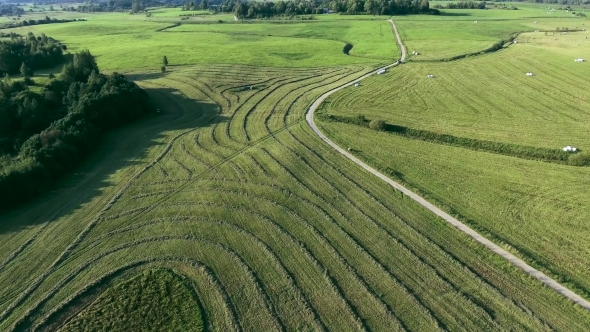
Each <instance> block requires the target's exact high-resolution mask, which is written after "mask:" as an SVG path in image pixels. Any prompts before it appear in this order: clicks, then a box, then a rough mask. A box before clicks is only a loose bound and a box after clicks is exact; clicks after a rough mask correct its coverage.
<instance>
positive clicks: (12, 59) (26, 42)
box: [0, 32, 67, 74]
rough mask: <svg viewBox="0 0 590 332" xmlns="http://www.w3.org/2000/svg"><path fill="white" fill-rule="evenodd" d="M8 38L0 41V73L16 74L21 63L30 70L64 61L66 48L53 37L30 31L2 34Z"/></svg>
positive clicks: (52, 65)
mask: <svg viewBox="0 0 590 332" xmlns="http://www.w3.org/2000/svg"><path fill="white" fill-rule="evenodd" d="M2 36H5V37H10V40H3V41H0V74H16V73H18V72H19V70H20V68H21V66H22V64H23V63H25V64H26V66H27V67H28V68H30V69H32V70H37V69H42V68H49V67H54V66H56V65H59V64H61V63H63V62H64V59H65V57H64V55H63V51H64V50H66V49H67V47H66V46H65V45H62V44H60V43H59V42H57V41H56V40H55V39H53V38H51V37H47V36H45V34H41V35H39V36H35V35H34V34H33V33H32V32H29V34H28V35H27V36H26V37H24V36H21V35H17V34H15V33H10V34H3V35H2Z"/></svg>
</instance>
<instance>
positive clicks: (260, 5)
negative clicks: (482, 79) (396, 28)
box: [220, 0, 439, 18]
mask: <svg viewBox="0 0 590 332" xmlns="http://www.w3.org/2000/svg"><path fill="white" fill-rule="evenodd" d="M220 8H221V10H222V11H223V10H227V9H229V8H233V12H234V13H235V15H236V16H237V17H238V18H265V17H272V16H278V15H287V16H290V15H306V14H322V13H325V12H333V13H339V14H351V15H352V14H371V15H405V14H438V13H439V12H438V10H435V9H430V6H429V2H428V0H395V1H389V0H346V1H344V0H332V1H327V0H325V1H324V2H322V3H319V2H314V1H305V0H294V1H277V2H268V1H250V2H240V1H238V2H234V0H226V1H225V2H224V3H222V5H221V7H220Z"/></svg>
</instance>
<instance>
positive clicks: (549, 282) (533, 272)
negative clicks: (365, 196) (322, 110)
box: [305, 20, 590, 311]
mask: <svg viewBox="0 0 590 332" xmlns="http://www.w3.org/2000/svg"><path fill="white" fill-rule="evenodd" d="M389 23H391V28H392V29H393V32H394V34H395V38H396V39H397V44H398V45H399V47H400V49H401V53H402V56H401V61H404V60H405V59H406V48H405V46H404V44H403V43H402V41H401V38H400V36H399V33H398V31H397V27H396V26H395V23H393V21H392V20H389ZM398 64H399V63H398V62H395V63H393V64H391V65H388V66H385V67H383V68H379V69H378V70H381V69H387V68H390V67H394V66H397V65H398ZM378 70H376V71H373V72H371V73H369V74H366V75H364V76H362V77H360V78H358V79H356V80H354V81H351V82H349V83H346V84H344V85H342V86H340V87H338V88H335V89H333V90H330V91H328V92H326V93H324V94H323V95H321V96H320V97H319V98H318V99H317V100H316V101H315V102H314V103H313V104H312V105H311V107H310V108H309V111H308V112H307V114H306V116H305V119H306V120H307V123H308V124H309V126H310V127H311V129H312V130H313V131H314V133H315V134H316V135H318V136H319V137H320V138H321V139H322V140H323V141H324V142H326V143H327V144H328V145H330V146H331V147H333V148H334V149H336V150H337V151H338V152H340V153H341V154H343V155H344V156H345V157H346V158H348V159H350V160H352V161H353V162H355V163H356V164H357V165H359V166H360V167H362V168H364V169H365V170H366V171H368V172H370V173H372V174H374V175H375V176H377V177H378V178H380V179H381V180H383V181H385V182H387V183H388V184H389V185H391V186H392V187H394V188H395V189H397V190H399V191H401V192H402V193H403V194H404V195H406V196H408V197H410V198H411V199H413V200H414V201H416V202H418V204H420V205H422V206H423V207H425V208H427V209H428V210H430V211H431V212H433V213H434V214H436V215H437V216H439V217H441V218H442V219H444V220H446V221H447V222H448V223H449V224H451V225H453V226H454V227H456V228H457V229H458V230H460V231H461V232H463V233H465V234H467V235H469V236H470V237H471V238H473V239H474V240H476V241H477V242H479V243H481V244H483V245H484V246H485V247H486V248H488V249H490V250H492V251H493V252H495V253H496V254H498V255H500V256H502V257H504V258H505V259H506V260H508V261H509V262H510V263H512V264H514V265H515V266H516V267H518V268H519V269H521V270H523V271H524V272H526V273H528V274H529V275H530V276H532V277H534V278H536V279H538V280H540V281H541V282H542V283H543V284H545V285H546V286H547V287H549V288H551V289H554V290H555V291H557V292H558V293H559V294H561V295H563V296H565V297H566V298H568V299H570V300H571V301H573V302H574V303H576V304H578V305H580V306H581V307H583V308H585V309H586V310H588V311H590V302H588V301H586V300H585V299H584V298H582V297H581V296H580V295H578V294H576V293H574V292H572V291H571V290H569V289H568V288H566V287H565V286H563V285H562V284H560V283H558V282H557V281H555V280H553V279H551V278H550V277H548V276H547V275H545V274H544V273H543V272H541V271H539V270H537V269H535V268H533V267H532V266H530V265H528V264H527V263H526V262H524V261H523V260H522V259H520V258H518V257H516V256H514V255H513V254H511V253H509V252H508V251H506V250H504V249H503V248H502V247H500V246H498V245H496V244H495V243H493V242H492V241H490V240H488V239H486V238H485V237H483V236H482V235H480V234H479V233H477V232H476V231H474V230H473V229H471V228H469V227H467V225H465V224H463V223H462V222H460V221H459V220H457V219H455V218H453V217H452V216H451V215H449V214H448V213H446V212H444V211H443V210H441V209H439V208H437V207H436V206H434V205H433V204H431V203H430V202H428V201H427V200H425V199H424V198H422V197H420V196H419V195H416V194H415V193H413V192H412V191H410V190H408V189H406V188H405V187H404V186H402V185H401V184H399V183H397V182H395V181H393V180H391V179H390V178H388V177H387V176H385V175H384V174H382V173H380V172H379V171H377V170H376V169H374V168H372V167H371V166H369V165H367V164H365V163H364V162H362V161H361V160H359V159H358V158H356V157H355V156H353V155H352V154H351V153H349V152H348V151H346V150H344V149H343V148H341V147H339V146H338V145H336V143H334V142H332V141H331V140H330V139H329V138H327V137H326V136H325V135H324V134H322V132H321V131H320V130H319V129H318V127H317V126H316V124H315V122H314V119H313V115H314V113H315V111H316V109H317V108H318V106H320V105H321V104H322V102H324V100H325V99H326V98H328V96H330V95H331V94H333V93H334V92H336V91H339V90H342V89H344V88H346V87H349V86H351V85H353V84H354V83H356V82H358V81H361V80H363V79H365V78H367V77H370V76H372V75H375V74H376V73H377V71H378Z"/></svg>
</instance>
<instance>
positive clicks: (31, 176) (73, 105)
mask: <svg viewBox="0 0 590 332" xmlns="http://www.w3.org/2000/svg"><path fill="white" fill-rule="evenodd" d="M0 105H2V107H0V146H1V151H0V152H1V155H0V198H1V199H0V209H4V208H7V207H11V206H13V205H15V204H19V203H21V202H23V201H25V200H27V199H29V198H31V197H33V196H35V195H37V194H39V193H40V192H43V191H46V190H47V189H48V188H49V187H50V185H51V184H53V183H54V181H55V180H56V179H58V178H59V177H60V176H62V175H64V174H65V173H66V172H68V171H69V170H71V169H72V168H73V167H75V166H76V165H78V164H79V162H80V161H81V160H82V159H83V158H84V157H85V156H86V155H88V154H89V153H90V151H92V150H93V149H94V148H95V147H96V145H97V143H98V141H99V139H100V137H101V136H102V135H103V133H105V132H106V131H108V130H109V129H112V128H114V127H117V126H120V125H121V124H124V123H128V122H131V121H133V120H135V119H137V118H139V117H141V116H143V115H145V114H147V113H149V112H151V110H152V107H151V106H150V104H149V101H148V98H147V95H146V94H145V92H144V91H143V90H141V89H140V88H139V87H138V86H137V85H135V83H133V82H129V81H127V80H126V79H125V77H124V76H123V75H120V74H117V73H114V74H111V75H109V76H106V75H103V74H100V73H99V70H98V67H97V65H96V62H95V60H94V57H93V56H92V55H91V54H90V52H88V51H84V52H81V53H79V54H76V55H74V59H73V62H72V63H70V64H68V65H66V66H64V69H63V71H62V73H61V74H60V75H59V76H58V77H57V78H56V79H52V80H51V81H50V82H49V83H48V84H47V85H45V86H44V87H43V90H42V92H41V93H37V92H34V91H31V90H29V89H28V87H27V85H26V84H24V83H23V82H20V81H18V82H11V81H10V80H8V79H5V80H4V81H2V82H0Z"/></svg>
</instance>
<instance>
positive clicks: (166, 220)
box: [84, 216, 327, 331]
mask: <svg viewBox="0 0 590 332" xmlns="http://www.w3.org/2000/svg"><path fill="white" fill-rule="evenodd" d="M182 222H188V223H195V225H199V224H201V223H211V224H215V225H218V226H220V227H227V228H229V229H231V230H235V231H236V232H238V233H241V234H245V236H247V237H248V238H250V239H252V241H253V242H254V243H256V244H257V245H259V246H260V247H261V248H262V250H263V251H264V252H266V253H267V254H268V255H269V256H270V257H271V260H272V261H273V262H274V263H275V264H276V267H277V270H279V271H281V272H282V273H283V275H284V277H285V278H286V280H287V281H288V283H289V285H290V286H291V287H293V290H295V292H296V294H297V295H296V296H294V300H297V301H301V303H302V306H303V308H304V310H307V311H308V312H309V313H311V316H312V317H313V321H314V322H315V323H316V325H317V326H316V327H317V328H319V329H320V330H322V331H327V327H326V326H324V325H323V324H322V323H321V321H320V320H319V315H318V313H317V312H316V311H315V310H314V309H313V308H312V306H311V304H310V302H309V299H307V298H306V297H305V296H304V292H303V290H302V289H301V285H299V284H298V283H297V282H296V281H295V280H294V277H293V272H291V271H290V270H289V268H287V267H286V266H285V263H284V262H283V260H284V259H281V258H279V256H278V255H277V254H276V253H275V251H274V249H273V248H271V247H270V245H269V244H267V242H266V241H264V240H263V239H261V238H260V237H259V235H257V234H254V233H252V232H251V231H249V230H247V229H245V228H243V227H242V226H239V225H238V223H233V222H229V221H225V220H221V219H214V218H201V217H195V216H177V217H164V218H157V219H152V220H149V221H146V222H143V223H141V224H136V225H132V226H128V227H125V228H121V229H117V230H114V231H111V232H109V233H107V234H105V235H103V236H100V237H99V238H96V239H94V240H93V241H92V242H91V243H90V245H89V246H87V247H85V248H84V251H86V252H87V251H89V250H92V249H93V248H94V247H96V246H97V245H99V244H100V242H101V241H102V240H104V239H105V238H109V237H111V236H113V235H117V234H121V233H126V232H132V231H136V230H138V229H141V228H144V227H147V226H152V225H155V224H159V223H172V224H176V223H182ZM217 241H219V240H217ZM93 244H94V245H93ZM294 244H295V243H294ZM243 249H244V250H246V249H247V248H243ZM267 282H268V281H267ZM265 289H266V287H265ZM275 295H276V294H275ZM271 296H272V295H271ZM275 300H276V299H275Z"/></svg>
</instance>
